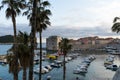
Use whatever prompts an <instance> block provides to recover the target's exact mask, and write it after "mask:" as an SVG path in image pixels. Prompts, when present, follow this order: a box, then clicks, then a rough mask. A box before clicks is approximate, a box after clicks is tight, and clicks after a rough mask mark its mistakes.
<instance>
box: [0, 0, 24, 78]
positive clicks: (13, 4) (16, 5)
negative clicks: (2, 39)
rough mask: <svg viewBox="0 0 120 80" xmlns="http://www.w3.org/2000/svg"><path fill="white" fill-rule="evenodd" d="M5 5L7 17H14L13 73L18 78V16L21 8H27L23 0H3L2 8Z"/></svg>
mask: <svg viewBox="0 0 120 80" xmlns="http://www.w3.org/2000/svg"><path fill="white" fill-rule="evenodd" d="M5 5H8V6H7V9H6V18H7V19H9V18H11V19H12V23H13V31H14V46H13V47H14V51H13V52H14V59H13V61H12V66H14V68H13V69H12V70H13V71H12V73H13V75H14V80H18V72H19V71H18V55H17V53H16V49H17V48H16V47H17V42H16V34H17V31H16V16H17V15H19V14H20V12H21V11H20V10H21V9H24V8H25V5H24V3H23V1H21V0H2V6H0V9H1V8H2V7H4V6H5Z"/></svg>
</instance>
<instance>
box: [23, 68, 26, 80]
mask: <svg viewBox="0 0 120 80" xmlns="http://www.w3.org/2000/svg"><path fill="white" fill-rule="evenodd" d="M26 74H27V73H26V67H24V68H23V80H26Z"/></svg>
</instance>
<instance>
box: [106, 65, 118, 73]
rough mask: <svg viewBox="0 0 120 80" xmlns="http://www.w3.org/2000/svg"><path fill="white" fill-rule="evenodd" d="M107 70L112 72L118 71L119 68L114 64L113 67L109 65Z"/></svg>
mask: <svg viewBox="0 0 120 80" xmlns="http://www.w3.org/2000/svg"><path fill="white" fill-rule="evenodd" d="M106 69H111V70H114V71H116V70H117V69H118V66H117V65H115V64H112V65H108V66H106Z"/></svg>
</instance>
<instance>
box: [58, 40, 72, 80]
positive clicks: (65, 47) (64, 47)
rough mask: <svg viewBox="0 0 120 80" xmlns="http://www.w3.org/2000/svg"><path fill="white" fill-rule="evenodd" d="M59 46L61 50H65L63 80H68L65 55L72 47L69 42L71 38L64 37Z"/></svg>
mask: <svg viewBox="0 0 120 80" xmlns="http://www.w3.org/2000/svg"><path fill="white" fill-rule="evenodd" d="M59 48H60V50H61V52H63V54H64V57H63V80H66V62H65V57H66V55H67V53H68V51H69V50H70V49H71V48H72V46H71V45H70V44H69V40H68V39H67V38H63V39H62V40H61V42H60V43H59Z"/></svg>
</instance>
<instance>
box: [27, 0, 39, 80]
mask: <svg viewBox="0 0 120 80" xmlns="http://www.w3.org/2000/svg"><path fill="white" fill-rule="evenodd" d="M37 2H38V0H34V1H33V8H32V17H31V19H32V22H31V25H32V26H31V35H30V37H31V38H30V40H31V47H30V48H31V49H30V50H31V51H30V52H31V54H30V67H29V80H33V60H34V47H35V30H36V14H37Z"/></svg>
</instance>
